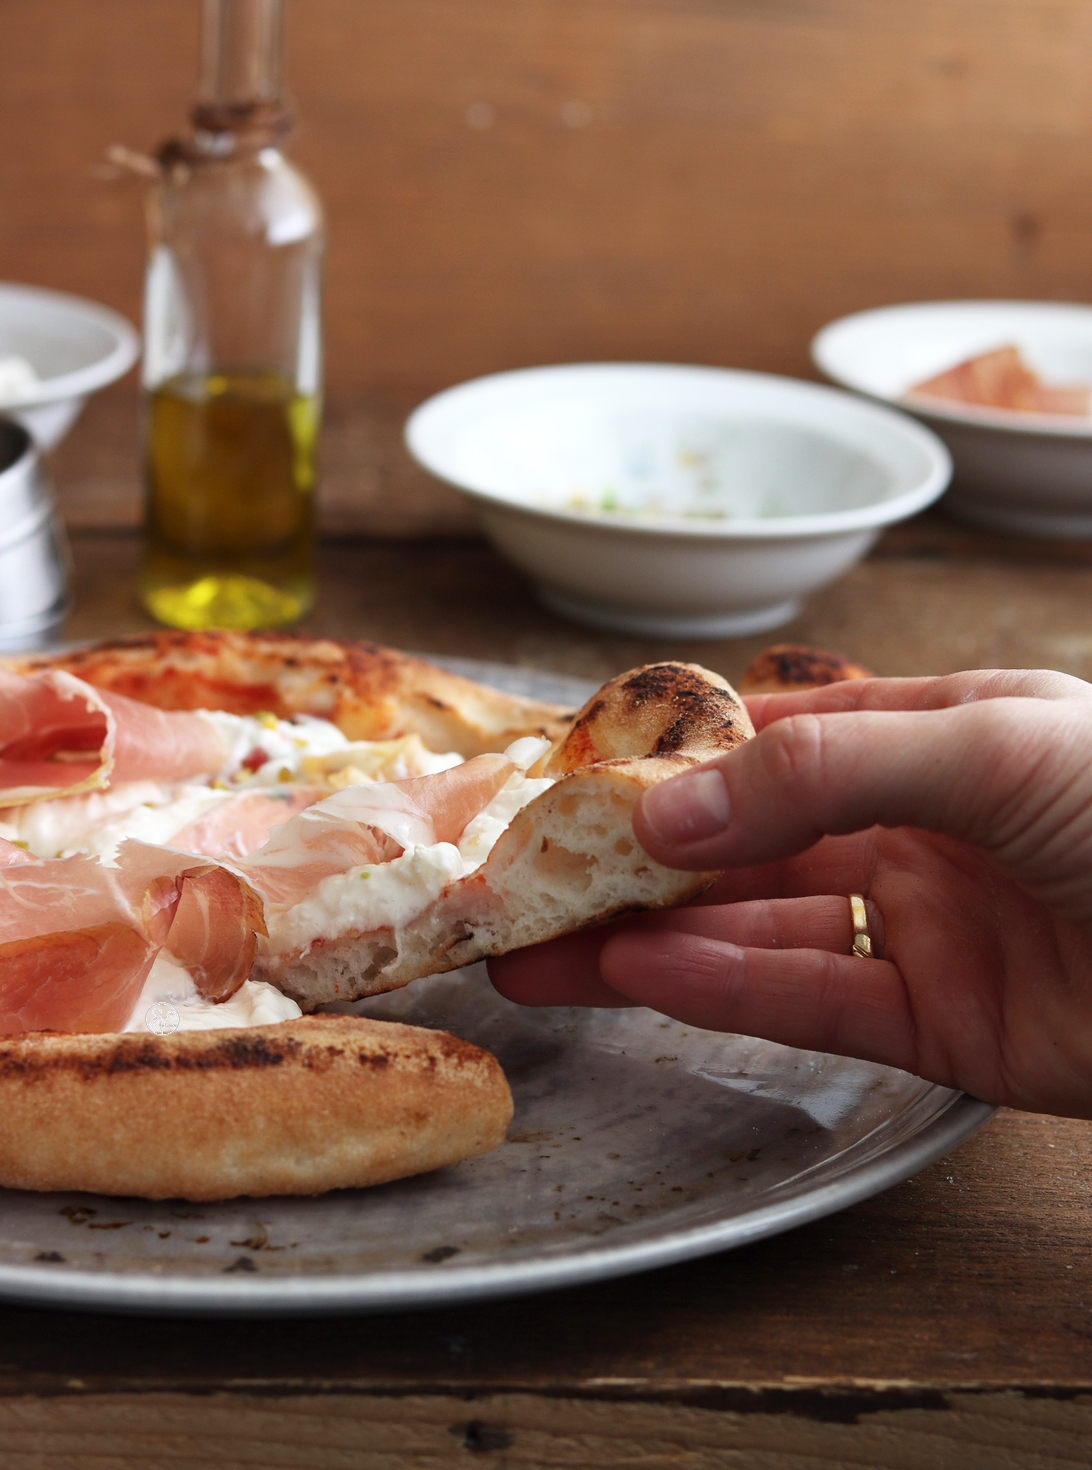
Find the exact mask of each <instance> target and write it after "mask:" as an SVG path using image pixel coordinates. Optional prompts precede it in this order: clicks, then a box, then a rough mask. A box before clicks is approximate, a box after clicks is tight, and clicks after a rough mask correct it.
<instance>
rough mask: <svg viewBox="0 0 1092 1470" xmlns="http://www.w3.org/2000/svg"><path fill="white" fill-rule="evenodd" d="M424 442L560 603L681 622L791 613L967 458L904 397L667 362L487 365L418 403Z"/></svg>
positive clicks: (726, 622)
mask: <svg viewBox="0 0 1092 1470" xmlns="http://www.w3.org/2000/svg"><path fill="white" fill-rule="evenodd" d="M406 442H407V444H408V446H409V449H410V452H411V453H412V454H413V455H414V457H415V458H416V459H417V460H418V461H419V462H420V463H421V464H422V465H423V466H424V467H425V468H426V469H427V470H430V471H431V472H432V473H433V474H434V475H436V476H438V477H439V478H440V479H442V480H446V481H447V483H448V484H450V485H454V486H455V487H456V489H459V490H462V491H464V492H465V493H466V494H467V495H469V496H471V497H472V498H473V500H474V501H475V504H476V508H477V511H478V514H479V516H480V518H481V521H482V523H483V525H484V526H485V529H486V531H487V532H488V534H489V535H490V537H491V538H492V539H493V541H494V542H495V543H496V544H497V546H498V547H499V548H500V549H501V551H503V552H504V553H505V555H507V556H508V557H510V558H511V560H512V561H514V562H515V563H516V565H517V566H519V567H521V568H522V569H523V570H524V571H525V572H527V573H528V574H529V576H530V577H531V578H532V579H533V580H534V582H535V584H536V587H537V589H538V593H539V596H540V597H541V599H542V601H543V602H545V603H546V605H547V606H548V607H551V608H553V609H554V610H555V611H557V612H560V613H563V614H565V615H567V616H569V617H572V618H575V619H576V620H577V621H579V622H583V623H590V624H591V625H592V626H593V627H599V628H608V629H612V630H615V631H619V632H625V633H638V634H651V635H654V636H662V637H692V638H720V637H733V636H743V635H744V634H749V633H758V632H762V631H764V630H765V629H767V628H775V627H778V626H779V625H780V624H782V623H786V622H788V621H789V620H790V619H791V618H793V617H794V616H795V615H796V613H797V612H798V611H799V610H800V606H801V602H802V600H803V599H804V598H805V597H807V596H808V594H809V593H811V592H814V591H815V590H816V589H817V588H819V587H823V586H825V585H826V584H827V583H828V582H831V581H833V580H834V578H835V577H838V576H840V575H841V573H842V572H844V571H845V570H846V569H847V568H848V567H850V566H852V565H853V564H854V562H856V561H858V560H859V559H860V558H861V557H862V556H863V555H864V554H865V552H866V551H867V550H868V548H869V547H870V546H871V545H872V543H873V542H874V541H875V540H876V538H877V537H878V536H879V534H880V531H881V530H882V528H883V527H884V526H887V525H890V524H891V523H892V522H893V521H899V520H903V519H904V518H905V517H906V516H910V515H913V514H914V513H915V511H918V510H921V508H922V507H923V506H925V505H928V504H929V502H930V501H932V500H935V499H936V498H937V496H938V495H940V494H941V493H942V492H943V490H944V487H945V486H946V485H947V483H948V478H949V475H950V473H951V464H950V461H949V458H948V454H947V451H946V450H945V448H944V446H943V444H941V443H940V442H939V441H938V440H937V439H936V438H935V437H934V435H932V434H930V433H929V432H928V431H927V430H925V429H922V428H921V427H920V426H919V425H917V424H915V423H914V422H913V421H912V420H910V419H908V418H907V417H905V416H904V415H903V414H898V413H893V412H891V411H890V410H889V409H883V408H878V407H876V406H874V405H872V404H868V403H864V402H862V401H861V400H860V399H857V398H853V397H851V396H850V395H848V394H845V393H839V392H836V391H834V390H832V389H830V388H820V387H817V386H815V385H814V384H811V383H802V382H796V381H794V380H792V379H789V378H775V377H769V376H767V375H766V374H763V373H743V372H732V371H729V370H727V369H723V368H702V367H677V366H668V365H657V364H652V363H601V364H599V363H589V364H582V365H578V366H572V367H548V368H530V369H527V370H525V371H523V372H514V373H500V374H498V375H497V376H495V377H489V378H479V379H478V380H477V381H475V382H472V383H464V384H463V385H462V386H461V387H458V388H452V389H449V390H448V391H447V392H446V393H441V394H439V395H438V396H437V397H435V398H432V399H430V400H429V401H428V402H427V403H425V404H423V405H422V406H421V407H420V408H418V409H417V410H416V412H415V413H414V414H413V415H412V416H411V418H410V420H409V423H408V424H407V426H406ZM651 503H655V504H656V505H657V507H658V508H657V509H655V510H653V511H646V512H644V513H640V512H635V511H633V510H625V509H609V508H607V507H609V506H611V505H614V504H618V505H621V506H627V505H628V506H635V505H638V504H644V505H648V504H651Z"/></svg>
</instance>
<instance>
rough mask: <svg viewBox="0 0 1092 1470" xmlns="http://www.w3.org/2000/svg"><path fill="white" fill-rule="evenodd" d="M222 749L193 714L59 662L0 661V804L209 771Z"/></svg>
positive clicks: (206, 722)
mask: <svg viewBox="0 0 1092 1470" xmlns="http://www.w3.org/2000/svg"><path fill="white" fill-rule="evenodd" d="M226 755H227V751H226V749H225V745H224V740H223V737H222V736H221V735H220V733H219V731H218V730H217V729H216V726H215V725H214V724H213V723H212V721H211V720H209V719H207V718H205V716H203V715H201V714H193V713H190V712H187V711H183V712H178V711H172V712H167V711H165V710H159V709H154V708H152V707H151V706H150V705H145V704H138V703H137V702H136V701H135V700H132V699H127V698H126V697H125V696H124V695H121V694H112V693H107V692H104V691H102V690H99V689H93V688H92V687H91V686H90V685H89V684H85V683H84V682H83V681H82V680H81V679H77V678H75V677H73V675H71V674H67V673H65V672H64V671H63V670H48V671H46V672H43V673H36V674H31V675H23V674H16V673H13V672H11V670H9V669H0V806H19V805H22V804H24V803H26V802H31V801H41V800H43V799H44V798H50V797H58V796H68V795H72V794H74V793H76V792H80V791H90V790H96V789H97V790H102V789H104V788H105V787H107V786H109V785H110V784H111V783H112V782H114V783H117V782H122V781H139V780H143V779H147V778H150V777H154V778H155V779H156V780H159V781H183V780H186V779H187V778H188V777H191V776H196V775H206V774H209V773H211V772H214V771H217V770H218V769H219V768H220V767H221V766H222V765H223V763H224V760H225V758H226Z"/></svg>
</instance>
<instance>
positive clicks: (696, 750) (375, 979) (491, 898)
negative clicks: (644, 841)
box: [254, 663, 754, 1009]
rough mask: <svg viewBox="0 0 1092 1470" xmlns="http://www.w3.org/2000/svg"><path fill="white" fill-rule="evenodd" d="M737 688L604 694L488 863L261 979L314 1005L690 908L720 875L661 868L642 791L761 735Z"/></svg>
mask: <svg viewBox="0 0 1092 1470" xmlns="http://www.w3.org/2000/svg"><path fill="white" fill-rule="evenodd" d="M753 733H754V730H753V727H752V725H751V721H750V718H749V716H748V714H747V711H746V709H745V707H744V705H743V703H742V701H741V700H740V699H739V697H738V695H737V694H736V693H735V691H734V690H733V689H732V688H731V686H730V685H729V684H728V683H727V682H726V681H725V680H724V679H722V678H721V677H720V676H719V675H718V674H713V673H710V672H709V671H708V670H707V669H703V668H701V667H699V666H698V665H697V664H678V663H662V664H649V665H646V666H645V667H643V668H640V669H634V670H632V671H631V672H630V673H628V674H621V675H619V676H618V677H617V678H616V679H612V680H611V681H610V683H608V684H605V685H604V686H603V688H602V689H601V690H600V691H599V692H598V694H596V695H594V696H593V698H592V699H591V700H589V702H588V704H587V705H586V706H585V707H584V709H583V710H581V711H580V713H579V714H578V715H577V717H576V719H575V721H574V723H573V725H572V728H571V730H570V731H569V733H568V735H567V736H566V738H565V739H564V741H563V742H562V743H561V745H560V746H559V747H558V748H556V749H555V750H554V751H553V752H552V754H550V756H549V757H548V759H547V760H546V761H545V763H544V768H543V774H545V775H547V776H553V777H555V778H556V781H555V784H554V785H553V786H552V787H550V789H549V790H548V791H544V792H543V793H542V794H541V795H540V796H538V797H536V798H535V799H534V801H532V802H530V803H529V804H528V805H527V806H526V807H524V808H523V810H522V811H521V812H519V813H518V814H517V816H516V818H515V820H514V821H513V822H512V823H511V825H510V826H509V827H508V828H507V830H506V831H505V832H503V833H502V834H501V836H500V838H499V839H498V840H497V843H496V845H495V846H494V848H493V850H492V852H491V853H490V855H489V857H488V858H487V859H486V861H485V863H484V864H483V865H482V866H481V867H480V868H479V869H477V870H476V871H475V872H474V873H472V874H470V875H469V876H468V877H466V878H462V879H458V880H457V881H455V882H453V883H451V884H450V885H449V886H448V887H447V888H446V889H445V890H444V891H443V893H441V894H440V896H439V898H438V899H437V900H436V901H435V902H434V903H432V904H430V905H429V907H428V908H426V909H425V910H424V912H423V913H421V914H420V915H419V916H418V917H417V918H416V919H414V920H412V921H411V922H410V923H409V924H407V925H406V926H405V927H404V928H403V929H401V930H399V931H397V932H395V931H393V930H390V929H381V930H375V931H371V932H368V933H362V932H350V933H347V934H343V935H341V936H339V937H338V938H337V939H332V940H330V939H327V940H320V941H317V942H315V943H312V944H310V945H308V946H307V947H306V948H305V949H304V950H303V951H290V952H284V953H277V952H274V951H270V950H269V949H268V948H265V949H264V950H263V951H261V952H259V957H258V960H257V963H256V966H255V972H254V973H255V974H256V975H258V976H260V977H261V978H262V979H264V980H268V981H271V982H272V983H273V984H274V985H276V986H278V987H279V988H280V989H281V990H283V991H285V992H286V993H287V994H288V995H290V996H292V998H293V999H294V1000H295V1001H297V1003H298V1004H299V1005H300V1006H301V1007H302V1008H303V1009H313V1008H314V1007H315V1006H318V1005H323V1004H325V1003H328V1002H330V1001H345V1000H355V999H356V998H358V997H359V996H364V995H375V994H378V993H379V992H380V991H385V990H394V989H396V988H398V987H399V986H402V985H407V984H409V982H410V981H411V980H416V979H418V978H420V977H422V976H424V975H433V974H437V973H440V972H443V971H445V970H454V969H458V968H459V966H461V965H468V964H470V963H472V962H473V961H474V960H479V959H484V958H485V957H486V956H489V955H498V954H505V953H507V952H508V951H509V950H513V949H521V948H523V947H524V946H525V945H529V944H541V943H542V942H543V941H545V940H547V939H554V938H556V937H557V936H558V935H561V934H569V933H572V932H573V931H574V930H577V929H582V928H586V927H588V926H589V925H593V924H599V923H603V922H604V921H606V920H607V919H611V918H614V917H616V916H617V915H618V914H622V913H626V912H631V911H635V910H640V909H657V908H669V907H672V906H674V905H676V904H680V903H685V902H686V901H687V900H688V899H690V898H693V897H695V896H696V895H697V894H699V893H701V892H702V890H703V889H705V888H707V887H708V886H709V884H710V883H712V882H713V881H714V879H715V878H717V877H718V876H719V874H718V873H714V872H710V873H686V872H679V871H678V870H676V869H674V868H665V867H663V866H662V865H661V864H659V863H657V862H655V861H653V859H652V858H650V857H649V856H648V854H647V853H645V852H644V850H643V849H642V848H641V847H640V846H639V845H638V843H637V840H636V838H635V837H634V835H633V809H634V806H635V804H636V802H637V800H638V798H639V797H640V795H641V793H642V792H643V791H645V790H647V789H648V787H650V786H653V785H655V784H656V783H657V782H659V781H664V780H666V779H667V778H668V777H669V776H675V775H678V774H679V773H680V772H682V771H685V770H687V769H689V768H690V767H691V766H694V765H697V764H699V763H700V762H702V761H706V760H711V759H712V758H713V757H714V756H717V755H721V754H723V753H724V752H725V751H728V750H732V749H734V748H735V747H736V746H737V745H739V744H741V743H742V742H743V741H744V740H746V739H748V738H749V737H750V736H751V735H753Z"/></svg>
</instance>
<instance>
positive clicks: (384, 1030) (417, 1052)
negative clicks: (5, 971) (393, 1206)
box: [0, 1016, 512, 1200]
mask: <svg viewBox="0 0 1092 1470" xmlns="http://www.w3.org/2000/svg"><path fill="white" fill-rule="evenodd" d="M0 1116H2V1117H3V1119H4V1126H3V1128H2V1129H0V1185H2V1186H5V1187H7V1188H9V1189H34V1190H57V1189H76V1190H89V1191H92V1192H94V1193H96V1194H111V1195H132V1196H137V1197H140V1198H144V1199H188V1200H220V1199H232V1198H235V1197H236V1196H238V1195H257V1196H262V1195H271V1194H304V1195H306V1194H319V1193H322V1192H323V1191H325V1190H328V1189H349V1188H358V1187H360V1186H362V1185H369V1184H384V1183H386V1182H387V1181H389V1180H391V1179H401V1178H403V1177H405V1176H406V1175H410V1174H418V1173H422V1172H424V1171H425V1170H428V1169H437V1168H440V1167H441V1166H443V1165H445V1164H454V1163H458V1162H459V1161H460V1160H463V1159H468V1158H473V1157H474V1156H475V1155H477V1154H482V1153H487V1152H489V1150H490V1149H493V1148H496V1146H497V1145H498V1144H499V1143H500V1142H501V1141H502V1140H503V1138H504V1133H505V1129H506V1128H507V1126H508V1123H509V1121H510V1119H511V1116H512V1097H511V1093H510V1092H509V1090H508V1083H507V1082H506V1081H505V1077H504V1073H503V1072H502V1071H501V1068H500V1066H499V1064H498V1063H497V1062H496V1060H495V1059H494V1058H493V1057H492V1056H490V1054H489V1053H488V1052H485V1051H482V1050H480V1049H479V1048H478V1047H476V1046H472V1045H471V1044H470V1043H469V1042H467V1041H461V1040H460V1039H459V1038H458V1037H456V1036H450V1035H448V1033H447V1032H445V1031H428V1030H424V1029H422V1028H421V1027H416V1026H403V1025H399V1024H397V1023H395V1022H389V1021H371V1020H364V1019H361V1018H359V1017H354V1016H308V1017H303V1018H301V1019H299V1020H296V1021H283V1022H281V1023H280V1025H276V1026H256V1027H253V1028H250V1029H247V1030H234V1031H184V1032H176V1033H175V1034H174V1035H173V1036H163V1037H149V1036H136V1035H130V1036H117V1035H106V1036H71V1035H65V1036H62V1035H59V1034H54V1033H48V1034H46V1033H41V1032H39V1033H34V1034H31V1035H24V1036H20V1037H15V1038H10V1039H6V1040H0Z"/></svg>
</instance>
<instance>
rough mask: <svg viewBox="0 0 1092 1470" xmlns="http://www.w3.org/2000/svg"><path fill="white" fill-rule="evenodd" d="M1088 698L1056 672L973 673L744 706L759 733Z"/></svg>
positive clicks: (757, 697)
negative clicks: (865, 716) (836, 719)
mask: <svg viewBox="0 0 1092 1470" xmlns="http://www.w3.org/2000/svg"><path fill="white" fill-rule="evenodd" d="M1089 698H1092V684H1086V683H1085V681H1084V680H1083V679H1075V678H1073V677H1072V676H1071V675H1069V674H1059V673H1056V672H1055V671H1054V670H1053V669H970V670H967V671H966V672H964V673H960V674H942V675H937V676H935V677H930V678H921V679H846V680H843V681H842V682H841V683H839V684H825V685H823V687H822V688H820V689H801V690H799V691H797V692H794V693H791V694H751V695H748V696H746V697H745V699H744V703H745V704H746V706H747V709H748V711H749V712H750V716H751V720H752V722H753V723H754V727H755V729H756V730H761V729H763V728H764V727H765V726H766V725H772V724H773V723H774V721H775V720H784V719H788V718H789V717H790V716H792V715H803V714H843V713H847V712H851V711H854V710H908V711H909V710H933V709H950V708H951V707H952V706H954V705H960V704H972V703H974V702H976V701H977V700H982V699H1089Z"/></svg>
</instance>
